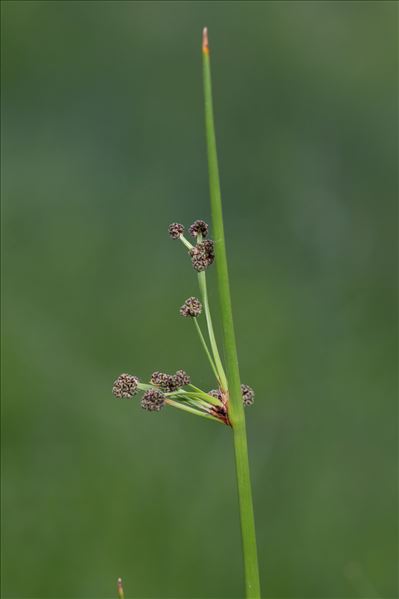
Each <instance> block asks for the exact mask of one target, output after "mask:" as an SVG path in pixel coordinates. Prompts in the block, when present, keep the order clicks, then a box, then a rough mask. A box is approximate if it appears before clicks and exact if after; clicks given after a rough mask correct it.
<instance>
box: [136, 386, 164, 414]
mask: <svg viewBox="0 0 399 599" xmlns="http://www.w3.org/2000/svg"><path fill="white" fill-rule="evenodd" d="M164 405H165V396H164V394H163V393H162V391H159V390H158V389H149V390H148V391H146V392H145V393H144V395H143V398H142V400H141V407H142V408H143V410H148V411H149V412H159V410H161V409H162V408H163V406H164Z"/></svg>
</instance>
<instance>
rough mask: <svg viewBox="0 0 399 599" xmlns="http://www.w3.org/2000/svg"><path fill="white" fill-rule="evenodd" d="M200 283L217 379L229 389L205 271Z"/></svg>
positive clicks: (201, 275)
mask: <svg viewBox="0 0 399 599" xmlns="http://www.w3.org/2000/svg"><path fill="white" fill-rule="evenodd" d="M198 283H199V288H200V291H201V296H202V302H203V304H204V309H205V316H206V324H207V325H208V333H209V342H210V344H211V349H212V353H213V359H214V360H215V366H216V370H217V372H218V376H217V379H218V381H219V383H220V385H221V387H222V388H223V389H224V390H225V391H227V379H226V375H225V373H224V368H223V364H222V360H221V359H220V355H219V350H218V346H217V343H216V337H215V332H214V330H213V324H212V317H211V311H210V309H209V301H208V289H207V286H206V275H205V271H202V272H199V273H198Z"/></svg>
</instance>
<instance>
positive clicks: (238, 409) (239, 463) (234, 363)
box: [202, 29, 260, 599]
mask: <svg viewBox="0 0 399 599" xmlns="http://www.w3.org/2000/svg"><path fill="white" fill-rule="evenodd" d="M202 56H203V79H204V102H205V125H206V139H207V153H208V170H209V189H210V198H211V210H212V223H213V233H214V239H215V253H216V268H217V278H218V289H219V301H220V311H221V320H222V330H223V340H224V350H225V358H226V369H227V378H228V382H229V402H228V410H229V418H230V422H231V424H232V427H233V432H234V449H235V459H236V474H237V487H238V496H239V504H240V516H241V533H242V543H243V554H244V569H245V596H246V598H247V599H259V598H260V582H259V568H258V557H257V548H256V535H255V521H254V513H253V506H252V492H251V481H250V474H249V462H248V449H247V435H246V428H245V415H244V408H243V403H242V397H241V388H240V373H239V368H238V357H237V348H236V341H235V333H234V323H233V313H232V307H231V297H230V284H229V274H228V266H227V256H226V245H225V238H224V226H223V213H222V199H221V193H220V182H219V167H218V158H217V150H216V136H215V126H214V118H213V105H212V83H211V70H210V60H209V45H208V31H207V29H204V31H203V39H202ZM215 361H216V360H215Z"/></svg>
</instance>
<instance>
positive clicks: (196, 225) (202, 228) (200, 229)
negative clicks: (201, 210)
mask: <svg viewBox="0 0 399 599" xmlns="http://www.w3.org/2000/svg"><path fill="white" fill-rule="evenodd" d="M189 231H190V233H191V235H192V236H193V237H197V235H202V237H206V236H207V235H208V225H207V224H206V222H205V221H203V220H196V221H195V222H193V224H192V225H191V227H190V228H189Z"/></svg>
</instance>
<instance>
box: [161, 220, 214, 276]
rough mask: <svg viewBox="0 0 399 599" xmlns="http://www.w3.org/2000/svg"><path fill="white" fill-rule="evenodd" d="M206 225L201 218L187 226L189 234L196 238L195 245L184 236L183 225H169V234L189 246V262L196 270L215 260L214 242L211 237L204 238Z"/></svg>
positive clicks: (202, 268) (201, 269)
mask: <svg viewBox="0 0 399 599" xmlns="http://www.w3.org/2000/svg"><path fill="white" fill-rule="evenodd" d="M208 228H209V227H208V225H207V223H206V222H205V221H203V220H196V221H194V222H193V224H192V225H191V226H190V227H189V232H190V234H191V235H192V236H193V237H195V238H196V240H197V243H196V245H194V246H193V245H191V243H190V242H189V241H187V239H186V238H185V237H184V235H183V233H184V227H183V225H181V224H180V223H172V224H171V225H169V235H170V236H171V238H172V239H180V240H181V241H182V242H183V243H184V245H185V246H186V247H187V248H189V252H188V253H189V254H190V257H191V263H192V265H193V268H194V269H195V270H196V271H197V272H202V271H203V270H206V269H207V268H208V266H210V265H211V264H212V263H213V261H214V260H215V244H214V242H213V241H212V240H211V239H204V237H207V235H208Z"/></svg>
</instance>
